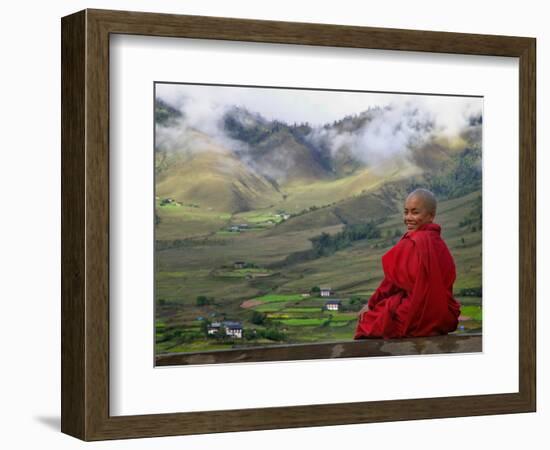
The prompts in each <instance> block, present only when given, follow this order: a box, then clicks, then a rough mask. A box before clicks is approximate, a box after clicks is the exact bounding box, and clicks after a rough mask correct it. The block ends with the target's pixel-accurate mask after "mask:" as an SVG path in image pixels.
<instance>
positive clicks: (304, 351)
mask: <svg viewBox="0 0 550 450" xmlns="http://www.w3.org/2000/svg"><path fill="white" fill-rule="evenodd" d="M481 351H482V335H481V334H468V335H465V334H449V335H443V336H431V337H418V338H406V339H387V340H386V339H362V340H358V341H340V342H329V343H323V344H293V345H276V346H269V347H250V348H238V349H230V350H217V351H210V352H196V353H168V354H163V355H158V356H157V357H156V360H155V365H156V366H175V365H193V364H219V363H238V362H260V361H292V360H305V359H330V358H361V357H374V356H404V355H428V354H441V353H478V352H481Z"/></svg>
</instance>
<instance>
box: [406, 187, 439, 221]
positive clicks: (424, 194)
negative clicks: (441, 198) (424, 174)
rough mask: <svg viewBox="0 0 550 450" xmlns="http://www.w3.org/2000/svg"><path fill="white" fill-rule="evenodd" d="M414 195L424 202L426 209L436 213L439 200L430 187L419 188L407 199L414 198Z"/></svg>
mask: <svg viewBox="0 0 550 450" xmlns="http://www.w3.org/2000/svg"><path fill="white" fill-rule="evenodd" d="M413 197H414V198H417V199H420V200H421V201H422V203H424V206H425V208H426V210H427V211H428V212H430V213H432V214H434V215H435V210H436V209H437V200H436V198H435V195H434V194H433V192H431V191H428V189H423V188H418V189H415V190H414V191H412V192H411V193H410V194H409V195H408V196H407V200H409V199H412V198H413Z"/></svg>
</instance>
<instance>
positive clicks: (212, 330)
mask: <svg viewBox="0 0 550 450" xmlns="http://www.w3.org/2000/svg"><path fill="white" fill-rule="evenodd" d="M221 326H222V324H221V323H220V322H212V323H211V324H210V325H208V327H207V333H208V335H213V334H217V333H218V331H220V328H221Z"/></svg>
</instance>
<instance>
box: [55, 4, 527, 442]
mask: <svg viewBox="0 0 550 450" xmlns="http://www.w3.org/2000/svg"><path fill="white" fill-rule="evenodd" d="M61 31H62V49H61V50H62V130H61V136H62V205H61V206H62V208H61V209H62V346H61V352H62V405H61V406H62V415H61V429H62V432H64V433H67V434H69V435H72V436H75V437H78V438H80V439H83V440H102V439H120V438H137V437H152V436H169V435H184V434H199V433H214V432H229V431H245V430H261V429H277V428H291V427H305V426H322V425H337V424H351V423H366V422H381V421H397V420H412V419H425V418H442V417H459V416H474V415H486V414H504V413H516V412H532V411H535V408H536V330H535V323H536V314H535V301H536V292H535V286H536V250H535V246H536V220H535V218H536V209H535V208H536V196H535V195H536V194H535V193H536V178H535V175H536V161H535V155H536V153H535V151H536V125H535V101H536V97H535V94H536V91H535V86H536V85H535V73H536V71H535V61H536V54H535V53H536V40H535V39H534V38H526V37H508V36H491V35H474V34H461V33H447V32H433V31H418V30H399V29H382V28H368V27H357V26H340V25H324V24H312V23H289V22H276V21H259V20H245V19H230V18H220V17H203V16H180V15H171V14H155V13H138V12H125V11H107V10H85V11H80V12H78V13H75V14H72V15H70V16H66V17H64V18H63V19H62V23H61ZM111 34H134V35H143V36H164V37H180V38H201V39H219V40H231V41H248V42H258V43H284V44H301V45H313V46H332V47H349V48H367V49H381V50H402V51H417V52H433V53H454V54H464V55H484V56H507V57H516V58H519V80H520V86H519V92H520V101H519V106H518V111H519V127H520V128H519V137H520V139H519V148H520V153H519V162H520V163H519V167H520V186H519V198H520V201H519V211H518V214H519V217H521V218H522V220H521V221H520V222H519V246H520V249H519V267H518V270H519V299H520V306H521V307H520V308H519V391H518V392H516V393H503V394H490V395H471V396H459V397H437V398H417V399H406V400H388V401H370V402H353V403H338V404H321V405H299V406H284V407H268V408H251V409H232V410H220V411H199V412H182V413H169V414H147V415H134V416H110V414H109V36H110V35H111ZM448 338H449V339H457V337H448ZM358 344H361V345H362V347H359V346H358ZM372 345H373V346H374V347H372V348H371V349H370V350H369V351H371V350H373V349H374V351H376V348H377V346H379V343H378V344H377V343H373V344H372ZM453 345H456V342H454V341H453ZM444 347H445V346H444V345H443V347H442V350H441V351H442V352H444V351H445V349H444ZM316 348H317V349H318V350H315V349H313V351H316V352H317V357H318V358H324V357H325V356H324V355H326V352H329V353H330V351H331V349H332V348H333V346H331V344H320V345H319V346H318V347H316ZM306 350H311V349H306ZM273 351H275V352H279V354H278V356H277V357H276V359H278V360H281V359H282V360H284V359H304V358H301V357H300V356H299V355H300V352H299V351H295V352H294V353H292V352H291V353H288V350H285V349H282V350H281V349H273ZM431 353H438V351H431ZM370 354H371V355H375V354H376V353H370ZM381 354H383V352H382V353H381ZM339 355H340V357H352V356H365V355H366V353H365V347H364V343H361V342H350V343H345V344H343V347H342V349H341V351H340V352H339ZM308 358H310V357H308ZM268 359H273V358H268ZM249 360H253V361H262V360H265V356H264V359H262V356H261V355H260V356H258V355H256V359H254V357H253V358H252V359H249ZM176 363H178V361H175V362H167V363H166V364H167V365H170V364H176Z"/></svg>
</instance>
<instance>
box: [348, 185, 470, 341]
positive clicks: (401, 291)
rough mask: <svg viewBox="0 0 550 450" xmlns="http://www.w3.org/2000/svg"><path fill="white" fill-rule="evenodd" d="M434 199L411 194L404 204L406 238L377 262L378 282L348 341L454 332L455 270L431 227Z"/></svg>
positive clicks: (422, 192) (425, 192)
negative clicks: (380, 272)
mask: <svg viewBox="0 0 550 450" xmlns="http://www.w3.org/2000/svg"><path fill="white" fill-rule="evenodd" d="M436 206H437V202H436V198H435V196H434V194H433V193H432V192H430V191H428V190H427V189H416V190H415V191H413V192H411V193H410V194H409V195H408V197H407V199H406V200H405V208H404V211H403V221H404V223H405V225H406V227H407V232H406V233H405V234H404V235H403V236H402V237H401V239H400V240H399V242H397V244H395V245H394V246H393V247H392V248H391V249H390V250H389V251H388V252H387V253H386V254H384V255H383V256H382V267H383V269H384V279H383V280H382V282H381V283H380V286H378V289H376V291H375V292H374V294H373V295H372V296H371V297H370V298H369V301H368V303H367V304H366V305H365V306H364V307H363V308H362V309H361V311H359V320H358V322H357V327H356V330H355V335H354V339H367V338H384V339H392V338H405V337H417V336H435V335H440V334H447V333H450V332H452V331H455V330H456V328H457V325H458V316H459V315H460V303H459V302H458V301H457V300H456V299H455V298H454V297H453V283H454V281H455V278H456V270H455V264H454V261H453V257H452V256H451V253H450V252H449V249H448V248H447V245H446V244H445V242H444V241H443V239H442V238H441V227H440V226H439V225H438V224H436V223H434V222H433V220H434V218H435V213H436Z"/></svg>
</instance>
